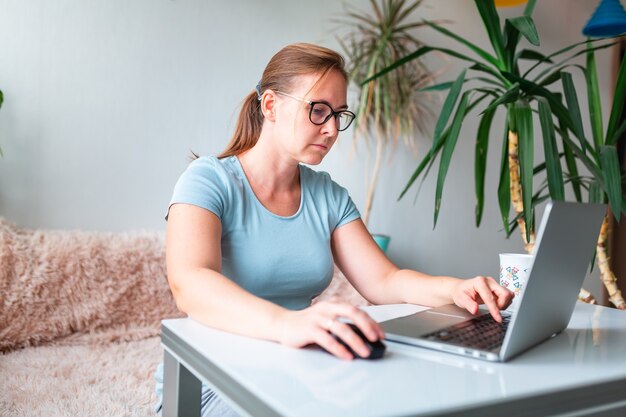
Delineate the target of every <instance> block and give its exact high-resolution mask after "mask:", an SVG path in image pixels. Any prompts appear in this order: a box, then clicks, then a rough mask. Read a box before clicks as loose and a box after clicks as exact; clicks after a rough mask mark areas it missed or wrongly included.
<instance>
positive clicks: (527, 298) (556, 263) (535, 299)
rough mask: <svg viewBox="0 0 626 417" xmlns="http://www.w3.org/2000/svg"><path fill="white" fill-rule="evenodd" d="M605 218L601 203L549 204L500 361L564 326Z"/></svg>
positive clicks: (542, 220)
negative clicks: (526, 281) (526, 280)
mask: <svg viewBox="0 0 626 417" xmlns="http://www.w3.org/2000/svg"><path fill="white" fill-rule="evenodd" d="M605 214H606V205H604V204H582V203H565V202H550V203H548V205H547V206H546V208H545V211H544V214H543V217H542V219H541V226H540V227H539V233H538V236H537V240H536V244H535V249H534V260H533V265H532V268H531V271H530V275H529V278H528V283H527V284H526V288H525V289H524V293H523V294H522V299H521V300H520V305H519V307H518V310H517V313H516V314H514V316H513V318H512V320H511V323H510V325H509V331H508V332H507V335H506V337H505V339H504V342H503V344H502V349H501V350H500V359H501V360H503V361H506V360H508V359H510V358H511V357H513V356H515V355H517V354H518V353H520V352H522V351H524V350H526V349H528V348H529V347H531V346H534V345H536V344H537V343H539V342H541V341H543V340H545V339H547V338H548V337H550V336H551V335H553V334H555V333H558V332H560V331H562V330H563V329H565V327H567V324H568V322H569V320H570V318H571V316H572V312H573V311H574V307H575V305H576V298H577V295H578V292H579V290H580V287H581V285H582V283H583V281H584V279H585V275H586V271H587V268H588V267H589V264H590V261H591V259H592V256H593V253H594V249H595V246H596V242H597V239H598V235H599V233H600V227H601V225H602V220H603V217H604V215H605Z"/></svg>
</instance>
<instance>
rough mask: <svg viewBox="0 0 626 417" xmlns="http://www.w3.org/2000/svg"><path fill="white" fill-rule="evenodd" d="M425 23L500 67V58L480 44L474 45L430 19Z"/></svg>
mask: <svg viewBox="0 0 626 417" xmlns="http://www.w3.org/2000/svg"><path fill="white" fill-rule="evenodd" d="M424 23H426V24H427V25H429V26H430V27H431V28H433V29H435V30H436V31H438V32H440V33H443V34H444V35H446V36H448V37H450V38H452V39H454V40H455V41H457V42H460V43H462V44H463V45H465V46H467V47H468V48H469V49H471V50H472V51H474V52H475V53H476V54H477V55H478V56H480V57H481V58H482V59H484V60H485V61H487V62H489V63H490V64H491V65H493V66H494V67H496V68H498V60H497V59H496V58H495V57H494V56H493V55H491V54H490V53H488V52H487V51H485V50H484V49H481V48H479V47H478V46H476V45H474V44H473V43H471V42H469V41H468V40H467V39H465V38H463V37H461V36H459V35H457V34H455V33H452V32H450V31H449V30H448V29H445V28H443V27H441V26H439V25H438V24H436V23H433V22H430V21H428V20H425V21H424Z"/></svg>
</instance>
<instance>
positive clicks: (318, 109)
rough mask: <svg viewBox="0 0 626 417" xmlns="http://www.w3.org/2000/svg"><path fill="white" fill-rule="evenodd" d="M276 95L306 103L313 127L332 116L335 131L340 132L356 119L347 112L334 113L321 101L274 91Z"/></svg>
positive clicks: (352, 114)
mask: <svg viewBox="0 0 626 417" xmlns="http://www.w3.org/2000/svg"><path fill="white" fill-rule="evenodd" d="M276 93H277V94H282V95H283V96H287V97H290V98H293V99H294V100H298V101H302V102H303V103H307V104H308V105H309V106H311V108H310V109H309V120H310V121H311V123H313V124H314V125H318V126H320V125H323V124H324V123H326V122H327V121H329V120H330V118H331V117H333V116H334V117H335V126H337V130H338V131H340V132H341V131H344V130H346V129H347V128H348V127H350V124H352V121H353V120H354V118H355V117H356V116H355V114H354V113H352V112H351V111H349V110H339V111H335V110H333V108H332V107H330V106H329V105H328V104H326V103H324V102H323V101H310V100H307V99H305V98H302V97H296V96H292V95H291V94H287V93H283V92H282V91H276Z"/></svg>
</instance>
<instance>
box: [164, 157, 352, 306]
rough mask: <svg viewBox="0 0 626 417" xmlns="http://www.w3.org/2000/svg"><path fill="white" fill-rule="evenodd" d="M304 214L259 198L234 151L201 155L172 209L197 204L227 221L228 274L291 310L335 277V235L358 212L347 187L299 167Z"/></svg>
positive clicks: (224, 267) (176, 191)
mask: <svg viewBox="0 0 626 417" xmlns="http://www.w3.org/2000/svg"><path fill="white" fill-rule="evenodd" d="M300 184H301V200H300V207H299V209H298V211H297V212H296V213H295V214H294V215H292V216H289V217H283V216H278V215H276V214H274V213H272V212H270V211H269V210H268V209H266V208H265V207H264V206H263V205H262V204H261V202H260V201H259V200H258V199H257V197H256V196H255V194H254V192H253V191H252V188H251V187H250V184H249V183H248V180H247V178H246V175H245V174H244V171H243V169H242V167H241V164H240V163H239V159H237V157H235V156H231V157H227V158H223V159H218V158H216V157H214V156H212V157H201V158H198V159H196V160H195V161H193V162H192V163H191V164H190V165H189V166H188V167H187V169H186V170H185V172H184V173H183V174H182V175H181V177H180V178H179V180H178V182H177V183H176V187H175V188H174V194H173V196H172V200H171V202H170V206H171V205H172V204H175V203H187V204H193V205H195V206H199V207H202V208H205V209H207V210H209V211H211V212H213V213H215V215H216V216H217V217H218V218H219V219H220V220H221V223H222V274H224V275H225V276H226V277H228V278H230V279H231V280H233V281H234V282H235V283H237V284H238V285H239V286H241V287H242V288H244V289H245V290H247V291H249V292H250V293H252V294H255V295H256V296H258V297H261V298H264V299H266V300H269V301H271V302H273V303H276V304H279V305H281V306H283V307H285V308H288V309H291V310H301V309H303V308H306V307H308V306H309V305H311V300H312V299H313V298H315V297H316V296H318V295H319V294H320V293H321V292H322V291H324V289H326V287H328V285H329V284H330V281H331V279H332V275H333V257H332V253H331V249H330V236H331V234H332V232H333V230H335V229H336V228H337V227H339V226H342V225H344V224H346V223H349V222H351V221H353V220H356V219H358V218H359V217H360V214H359V212H358V210H357V208H356V206H355V205H354V203H353V202H352V199H351V198H350V196H349V195H348V192H347V191H346V189H345V188H343V187H341V186H339V185H338V184H337V183H335V182H334V181H333V180H332V179H331V178H330V175H328V174H327V173H325V172H317V171H314V170H312V169H310V168H308V167H306V166H303V165H300Z"/></svg>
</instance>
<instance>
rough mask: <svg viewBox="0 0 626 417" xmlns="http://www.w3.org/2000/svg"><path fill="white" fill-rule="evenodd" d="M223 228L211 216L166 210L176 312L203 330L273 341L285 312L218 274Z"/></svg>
mask: <svg viewBox="0 0 626 417" xmlns="http://www.w3.org/2000/svg"><path fill="white" fill-rule="evenodd" d="M221 234H222V224H221V222H220V219H219V218H218V217H217V216H216V215H215V214H213V213H212V212H210V211H209V210H206V209H203V208H200V207H197V206H194V205H190V204H174V205H172V206H171V207H170V210H169V216H168V222H167V234H166V236H167V237H166V259H167V279H168V281H169V284H170V288H171V289H172V293H173V295H174V299H175V300H176V304H177V306H178V308H179V309H180V310H181V311H183V312H184V313H186V314H188V315H189V316H190V317H192V318H194V319H195V320H197V321H199V322H200V323H203V324H205V325H207V326H210V327H213V328H216V329H220V330H226V331H229V332H233V333H239V334H243V335H246V336H251V337H256V338H261V339H268V340H277V334H276V333H277V332H276V324H277V323H278V321H279V317H280V316H281V315H282V314H284V312H285V309H284V308H282V307H280V306H278V305H276V304H273V303H271V302H269V301H266V300H263V299H261V298H259V297H256V296H254V295H252V294H250V293H249V292H247V291H245V290H244V289H243V288H241V287H240V286H238V285H237V284H235V283H234V282H232V281H231V280H230V279H228V278H226V277H225V276H224V275H222V274H221V270H222V265H221V264H222V262H221V259H222V251H221Z"/></svg>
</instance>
